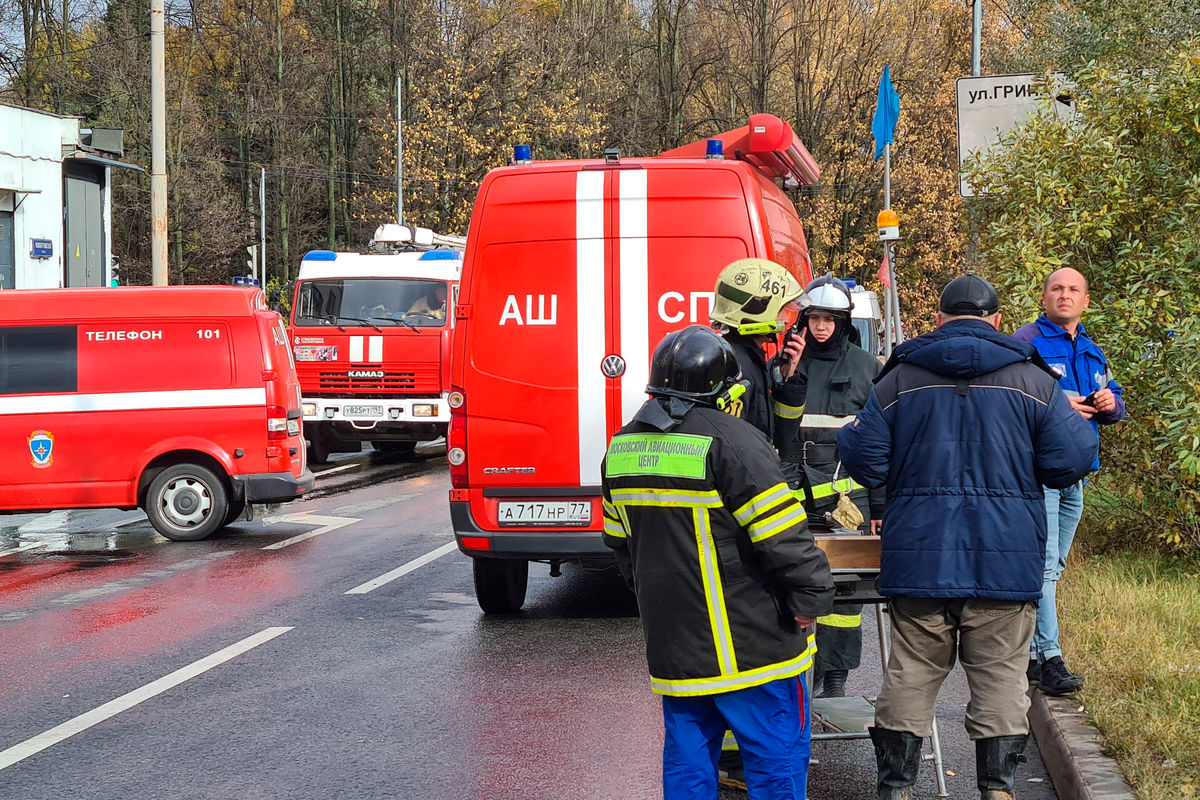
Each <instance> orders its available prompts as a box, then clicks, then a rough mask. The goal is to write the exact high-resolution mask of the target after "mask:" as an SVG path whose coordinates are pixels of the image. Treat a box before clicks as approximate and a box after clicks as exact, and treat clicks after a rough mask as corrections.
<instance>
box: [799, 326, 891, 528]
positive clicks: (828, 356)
mask: <svg viewBox="0 0 1200 800" xmlns="http://www.w3.org/2000/svg"><path fill="white" fill-rule="evenodd" d="M840 338H841V341H840V342H839V343H838V344H837V345H836V346H834V347H832V348H830V349H828V350H827V351H825V352H818V348H817V347H815V346H813V345H812V344H810V345H809V346H808V347H807V348H806V349H805V351H804V355H803V356H802V357H801V358H800V363H799V364H798V365H797V367H796V373H797V377H799V378H800V379H802V380H803V381H804V382H805V383H806V384H807V387H808V391H807V396H806V397H805V399H804V408H803V415H802V416H801V417H800V423H799V429H798V430H797V432H796V435H795V437H793V438H791V440H790V441H786V442H781V443H780V448H779V451H780V457H781V458H782V459H783V461H784V462H786V463H789V464H796V465H798V467H799V469H798V470H797V471H796V475H797V477H798V478H799V479H800V481H801V484H802V487H803V488H804V489H805V493H806V495H807V496H808V497H809V502H808V503H807V504H806V506H807V510H808V512H809V514H810V515H818V514H824V512H826V511H832V510H833V509H834V507H835V506H836V505H837V500H838V493H839V492H849V493H850V499H851V500H853V501H854V503H855V505H857V506H858V507H859V510H860V511H862V515H863V519H864V520H868V521H869V520H872V519H880V518H882V516H883V506H884V498H885V493H884V491H883V490H882V489H876V490H872V491H870V492H869V495H870V496H869V497H868V490H867V489H866V488H865V487H864V486H862V485H861V484H859V483H852V482H851V479H850V477H849V476H848V475H847V474H846V471H845V470H844V469H841V470H839V469H838V467H839V465H840V462H841V458H840V457H839V454H838V447H837V434H838V431H839V430H840V429H841V428H842V426H844V425H846V424H848V423H850V422H853V421H854V416H855V415H856V414H857V413H858V412H859V411H861V410H862V408H863V406H865V405H866V404H867V398H869V397H870V396H871V388H872V386H873V381H874V379H875V376H876V375H877V374H878V373H879V369H880V364H879V362H878V361H877V360H875V358H874V357H873V356H872V355H871V354H870V353H868V352H866V351H865V350H863V349H862V348H861V347H858V346H857V345H855V344H853V343H851V342H850V341H849V339H848V338H847V337H846V336H845V335H844V334H843V335H841V337H840ZM835 474H836V480H835ZM797 488H800V487H797Z"/></svg>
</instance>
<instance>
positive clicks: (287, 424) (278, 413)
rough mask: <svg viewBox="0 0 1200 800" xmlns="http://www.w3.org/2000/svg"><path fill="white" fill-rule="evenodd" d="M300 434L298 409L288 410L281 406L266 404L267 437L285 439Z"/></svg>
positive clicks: (269, 438)
mask: <svg viewBox="0 0 1200 800" xmlns="http://www.w3.org/2000/svg"><path fill="white" fill-rule="evenodd" d="M298 435H300V409H298V408H297V409H294V410H293V411H288V410H287V409H286V408H284V407H283V406H267V439H268V440H278V439H286V438H288V437H289V436H298Z"/></svg>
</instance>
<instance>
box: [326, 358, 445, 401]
mask: <svg viewBox="0 0 1200 800" xmlns="http://www.w3.org/2000/svg"><path fill="white" fill-rule="evenodd" d="M354 368H355V369H362V370H371V369H376V370H377V369H378V367H372V366H371V365H361V366H360V365H355V367H354ZM347 371H348V370H347V369H339V370H329V369H324V370H321V371H320V372H318V373H317V386H318V387H319V390H320V391H322V392H327V391H350V392H356V391H357V392H372V391H373V392H377V391H381V390H382V391H393V392H412V393H414V394H416V393H430V394H437V393H438V391H439V390H440V386H439V381H438V378H439V367H438V365H437V364H430V365H428V366H409V367H405V368H403V369H388V370H385V371H384V375H383V377H382V378H351V377H349V376H348V375H347V374H346V373H347Z"/></svg>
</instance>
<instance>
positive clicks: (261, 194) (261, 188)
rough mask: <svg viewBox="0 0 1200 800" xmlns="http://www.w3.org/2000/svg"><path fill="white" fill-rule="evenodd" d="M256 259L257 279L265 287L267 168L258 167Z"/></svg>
mask: <svg viewBox="0 0 1200 800" xmlns="http://www.w3.org/2000/svg"><path fill="white" fill-rule="evenodd" d="M258 257H259V258H260V259H262V271H261V272H259V278H260V279H261V280H262V284H263V286H266V285H267V168H266V167H259V173H258Z"/></svg>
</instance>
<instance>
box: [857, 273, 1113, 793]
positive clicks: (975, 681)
mask: <svg viewBox="0 0 1200 800" xmlns="http://www.w3.org/2000/svg"><path fill="white" fill-rule="evenodd" d="M999 306H1000V301H999V298H998V297H997V295H996V291H995V289H993V288H992V286H991V285H990V284H989V283H988V282H987V281H985V280H983V279H982V278H980V277H978V276H975V275H964V276H962V277H960V278H956V279H954V280H953V281H951V282H950V283H949V284H947V286H946V288H945V289H944V290H943V291H942V295H941V300H940V304H939V308H940V312H939V313H938V326H939V327H938V329H937V330H936V331H933V332H932V333H928V334H925V335H924V336H921V337H918V338H917V339H913V340H911V341H908V342H906V343H904V344H903V345H901V346H900V347H898V348H897V349H896V351H895V353H894V354H893V355H892V358H891V360H890V361H889V362H888V364H887V365H886V366H885V367H884V369H883V371H882V372H881V373H880V376H879V378H878V379H877V382H876V386H875V389H874V391H872V393H871V397H870V398H869V399H868V401H867V405H866V406H865V407H864V408H863V410H862V411H861V412H860V413H859V414H858V417H857V418H856V419H855V421H854V422H853V423H851V424H849V425H847V426H845V427H844V428H842V429H841V431H840V432H839V434H838V450H839V452H840V453H841V455H842V463H843V465H844V466H845V468H846V470H847V472H849V474H850V475H851V477H853V478H854V479H855V480H856V481H859V482H860V483H863V484H865V485H867V486H870V487H876V486H881V485H885V484H886V486H887V497H888V500H887V506H886V508H885V510H884V515H883V531H882V556H881V564H880V576H879V583H880V590H881V592H882V593H883V594H884V595H885V596H887V597H888V598H889V610H890V612H891V619H892V637H891V638H892V653H891V659H890V660H889V662H888V666H887V669H886V670H885V672H884V681H883V689H882V691H881V692H880V694H879V700H878V702H877V704H876V707H875V726H874V727H872V728H871V729H870V733H871V738H872V740H873V741H874V743H875V753H876V759H877V761H878V766H879V797H880V799H881V800H901V798H909V797H911V796H912V789H913V785H914V784H915V783H916V778H917V767H918V765H919V763H920V753H921V739H922V738H924V737H928V736H930V735H931V732H932V722H933V713H934V701H935V700H936V697H937V692H938V689H939V688H940V687H941V684H942V682H943V681H944V680H945V678H946V676H947V675H948V674H949V673H950V670H951V669H952V668H953V666H954V661H955V657H956V655H957V656H960V657H961V658H962V662H963V669H964V671H965V672H966V673H967V681H968V683H969V685H970V687H971V699H970V702H969V704H968V705H967V713H966V728H967V733H968V734H969V735H970V737H971V739H973V740H974V741H975V748H976V749H975V752H976V777H977V781H978V786H979V790H980V796H981V797H982V798H985V799H986V800H1002V799H1003V800H1011V798H1012V791H1013V781H1014V772H1015V769H1016V765H1017V764H1018V763H1019V762H1020V761H1022V760H1024V757H1023V756H1022V753H1023V751H1024V749H1025V743H1026V739H1027V737H1028V733H1029V725H1028V721H1027V720H1026V716H1025V714H1026V711H1027V710H1028V707H1029V700H1028V698H1027V697H1026V694H1025V692H1026V689H1027V686H1028V684H1027V682H1026V676H1025V668H1026V656H1027V655H1028V652H1029V642H1030V639H1031V638H1032V636H1033V630H1034V614H1035V609H1036V604H1037V601H1038V598H1039V597H1040V596H1041V593H1042V568H1043V562H1044V558H1045V548H1046V509H1045V504H1044V499H1043V494H1042V486H1050V487H1063V486H1069V485H1071V484H1073V483H1075V482H1076V481H1078V480H1079V479H1080V478H1081V477H1083V475H1084V474H1085V473H1086V472H1087V471H1088V470H1089V469H1090V468H1091V465H1092V462H1093V461H1094V460H1095V458H1096V452H1097V446H1096V437H1095V435H1094V434H1093V433H1092V431H1091V429H1090V428H1089V427H1088V424H1087V422H1086V421H1085V420H1084V419H1083V417H1082V416H1080V415H1079V414H1078V413H1077V412H1076V411H1075V410H1074V409H1072V407H1071V405H1070V403H1069V402H1068V401H1067V398H1066V395H1064V394H1063V392H1062V391H1061V390H1060V389H1059V387H1058V382H1057V380H1056V376H1055V375H1054V374H1052V373H1051V371H1050V369H1049V367H1047V365H1046V364H1045V362H1044V361H1042V359H1041V358H1040V357H1039V356H1038V354H1037V351H1036V350H1034V348H1033V347H1032V346H1031V345H1029V344H1026V343H1024V342H1019V341H1017V340H1015V339H1013V338H1012V337H1010V336H1005V335H1004V334H1001V333H999V332H998V330H997V329H998V328H999V325H1000V314H999Z"/></svg>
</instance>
